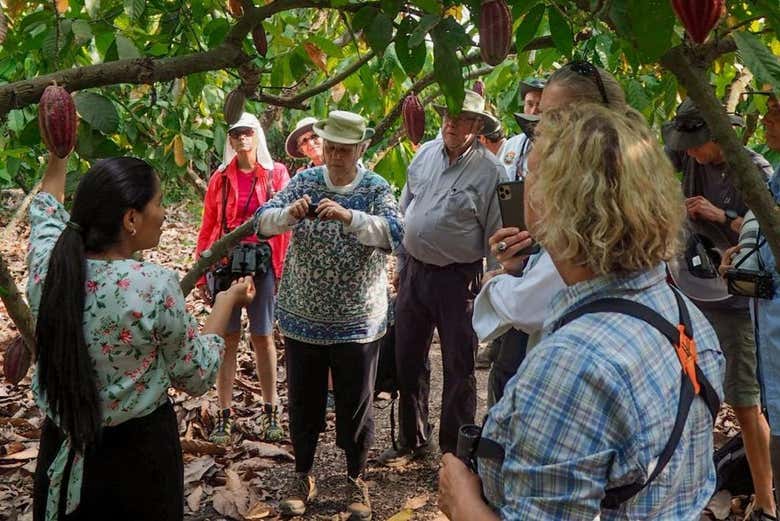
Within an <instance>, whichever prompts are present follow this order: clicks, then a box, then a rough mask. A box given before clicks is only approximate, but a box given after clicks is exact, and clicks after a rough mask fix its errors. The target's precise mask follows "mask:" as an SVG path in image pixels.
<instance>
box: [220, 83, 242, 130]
mask: <svg viewBox="0 0 780 521" xmlns="http://www.w3.org/2000/svg"><path fill="white" fill-rule="evenodd" d="M245 104H246V96H244V93H243V92H241V91H240V90H232V91H230V93H229V94H228V95H227V96H226V97H225V110H224V114H225V123H227V124H228V125H232V124H233V123H235V122H236V121H238V119H239V118H240V117H241V114H243V113H244V105H245Z"/></svg>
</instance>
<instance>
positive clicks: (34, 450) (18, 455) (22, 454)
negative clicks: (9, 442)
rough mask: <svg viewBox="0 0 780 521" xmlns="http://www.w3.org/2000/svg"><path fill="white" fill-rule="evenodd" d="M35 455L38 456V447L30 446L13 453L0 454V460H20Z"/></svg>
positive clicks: (32, 457) (31, 457) (34, 456)
mask: <svg viewBox="0 0 780 521" xmlns="http://www.w3.org/2000/svg"><path fill="white" fill-rule="evenodd" d="M37 457H38V447H30V448H29V449H24V450H23V451H19V452H15V453H13V454H6V455H5V456H0V461H21V460H28V459H34V458H37Z"/></svg>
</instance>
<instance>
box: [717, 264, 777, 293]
mask: <svg viewBox="0 0 780 521" xmlns="http://www.w3.org/2000/svg"><path fill="white" fill-rule="evenodd" d="M726 285H727V286H728V290H729V293H730V294H731V295H737V296H740V297H752V298H764V299H771V298H773V297H774V296H775V282H774V278H773V277H772V274H771V273H769V272H768V271H764V270H758V271H757V270H746V269H742V268H736V269H734V268H732V269H730V270H728V271H727V272H726Z"/></svg>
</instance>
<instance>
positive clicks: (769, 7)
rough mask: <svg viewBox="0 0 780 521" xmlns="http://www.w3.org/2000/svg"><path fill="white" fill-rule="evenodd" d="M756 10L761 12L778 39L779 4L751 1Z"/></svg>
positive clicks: (779, 25)
mask: <svg viewBox="0 0 780 521" xmlns="http://www.w3.org/2000/svg"><path fill="white" fill-rule="evenodd" d="M753 3H754V4H755V6H756V9H758V10H759V11H761V12H762V13H763V14H764V16H765V17H766V22H767V24H768V25H770V26H771V27H772V28H773V29H774V30H775V34H776V35H777V37H778V38H780V4H778V3H777V0H753Z"/></svg>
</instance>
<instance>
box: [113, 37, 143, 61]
mask: <svg viewBox="0 0 780 521" xmlns="http://www.w3.org/2000/svg"><path fill="white" fill-rule="evenodd" d="M116 52H117V54H118V55H119V59H120V60H124V59H126V58H140V56H141V53H140V52H138V48H137V47H136V46H135V44H134V43H133V41H132V40H131V39H130V38H128V37H127V36H125V35H123V34H117V35H116Z"/></svg>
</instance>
